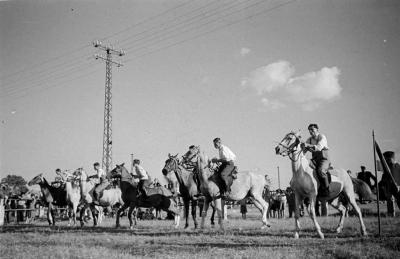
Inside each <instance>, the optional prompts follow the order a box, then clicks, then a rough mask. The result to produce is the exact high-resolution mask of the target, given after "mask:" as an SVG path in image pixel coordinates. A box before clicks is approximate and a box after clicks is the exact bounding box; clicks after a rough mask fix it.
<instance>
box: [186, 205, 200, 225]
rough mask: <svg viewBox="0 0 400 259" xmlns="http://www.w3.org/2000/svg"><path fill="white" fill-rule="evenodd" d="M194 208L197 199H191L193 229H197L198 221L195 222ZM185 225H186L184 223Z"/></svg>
mask: <svg viewBox="0 0 400 259" xmlns="http://www.w3.org/2000/svg"><path fill="white" fill-rule="evenodd" d="M196 209H197V201H195V200H192V218H193V222H194V229H197V227H198V225H199V223H198V222H197V219H196ZM186 224H187V220H186ZM185 227H186V225H185Z"/></svg>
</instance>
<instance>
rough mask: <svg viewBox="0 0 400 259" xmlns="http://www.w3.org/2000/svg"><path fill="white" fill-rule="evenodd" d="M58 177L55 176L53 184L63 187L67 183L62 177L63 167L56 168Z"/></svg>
mask: <svg viewBox="0 0 400 259" xmlns="http://www.w3.org/2000/svg"><path fill="white" fill-rule="evenodd" d="M56 175H57V176H56V177H55V178H54V182H52V185H53V186H55V187H57V188H63V187H64V185H65V182H64V180H63V178H62V173H61V169H60V168H57V169H56Z"/></svg>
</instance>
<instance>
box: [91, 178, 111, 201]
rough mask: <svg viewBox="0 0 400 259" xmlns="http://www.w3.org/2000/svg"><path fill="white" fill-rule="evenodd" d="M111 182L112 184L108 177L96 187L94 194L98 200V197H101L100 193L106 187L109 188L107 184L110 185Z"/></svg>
mask: <svg viewBox="0 0 400 259" xmlns="http://www.w3.org/2000/svg"><path fill="white" fill-rule="evenodd" d="M109 184H110V183H109V182H108V180H107V179H103V180H101V182H100V184H99V185H97V186H96V188H94V191H93V196H94V198H95V199H96V200H98V199H99V198H100V193H101V192H102V191H103V190H104V189H105V188H107V186H108V185H109Z"/></svg>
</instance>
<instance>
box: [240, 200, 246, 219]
mask: <svg viewBox="0 0 400 259" xmlns="http://www.w3.org/2000/svg"><path fill="white" fill-rule="evenodd" d="M246 201H247V199H246V198H244V199H243V200H241V201H240V213H242V219H246V213H247V206H246Z"/></svg>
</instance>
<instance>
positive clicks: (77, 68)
mask: <svg viewBox="0 0 400 259" xmlns="http://www.w3.org/2000/svg"><path fill="white" fill-rule="evenodd" d="M90 63H91V62H86V63H84V64H81V65H79V66H74V67H72V68H71V69H69V70H67V71H63V72H64V73H62V74H59V75H57V76H56V77H54V78H46V79H42V80H39V81H36V82H34V83H33V84H28V85H26V86H24V87H20V88H14V89H10V90H9V91H5V92H4V94H2V95H1V97H0V98H5V97H9V96H13V95H15V94H18V93H19V92H24V91H29V90H31V89H34V88H37V87H40V86H42V85H43V84H48V82H51V81H54V80H58V79H62V78H65V77H67V78H68V77H69V76H71V74H72V73H73V72H81V71H82V70H85V69H87V67H88V65H89V64H90Z"/></svg>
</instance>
